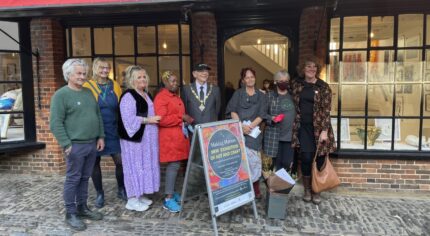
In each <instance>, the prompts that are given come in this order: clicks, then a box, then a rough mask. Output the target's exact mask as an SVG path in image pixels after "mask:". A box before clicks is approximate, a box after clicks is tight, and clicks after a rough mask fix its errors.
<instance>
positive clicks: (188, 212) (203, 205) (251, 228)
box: [0, 174, 430, 236]
mask: <svg viewBox="0 0 430 236" xmlns="http://www.w3.org/2000/svg"><path fill="white" fill-rule="evenodd" d="M63 181H64V177H62V176H34V175H33V176H30V175H10V174H1V175H0V199H1V201H0V235H16V236H23V235H90V236H96V235H199V236H200V235H213V231H212V225H211V218H210V209H209V205H208V199H207V197H206V196H204V195H203V196H200V197H197V198H195V199H193V200H190V201H189V202H187V203H186V204H185V205H184V209H183V212H182V214H181V217H179V215H178V214H174V213H170V212H168V211H166V210H164V209H163V208H162V195H161V194H154V195H153V196H151V197H152V199H153V200H154V204H153V206H151V208H150V209H149V210H147V211H145V212H133V211H128V210H126V209H125V202H123V201H121V200H119V199H118V198H116V183H115V180H113V179H109V178H105V179H104V187H105V197H106V206H105V207H104V208H102V209H100V210H99V211H100V212H102V213H103V214H104V215H105V218H104V220H103V221H94V222H91V221H86V222H87V223H88V229H87V230H86V231H83V232H75V231H73V230H71V229H70V228H68V227H67V225H66V224H65V223H64V213H65V212H64V207H63V199H62V189H63ZM179 184H180V183H179ZM262 186H263V185H262ZM301 193H302V188H301V186H299V185H297V186H296V187H294V189H293V191H292V192H291V193H290V194H289V196H288V197H289V202H288V208H287V218H286V219H285V220H278V219H268V218H266V213H265V203H264V200H261V201H258V202H257V210H258V214H259V216H260V218H259V219H254V217H253V212H252V207H251V205H246V206H243V207H241V208H238V209H235V210H234V211H232V212H229V213H226V214H224V215H222V216H220V217H218V231H219V233H220V235H275V236H276V235H351V236H353V235H430V197H429V196H419V195H414V196H413V197H407V198H405V197H398V198H396V197H393V195H387V196H383V195H382V196H381V194H379V195H378V196H376V195H370V194H369V195H362V194H361V195H353V194H350V193H349V194H346V193H324V194H323V195H322V198H323V202H322V203H321V205H319V206H316V205H313V204H311V203H304V202H303V201H302V200H301ZM94 196H95V192H94V189H93V187H92V183H90V198H89V205H90V208H93V207H92V206H93V201H94Z"/></svg>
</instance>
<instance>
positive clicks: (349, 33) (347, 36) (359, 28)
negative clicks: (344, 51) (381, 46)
mask: <svg viewBox="0 0 430 236" xmlns="http://www.w3.org/2000/svg"><path fill="white" fill-rule="evenodd" d="M366 47H367V16H354V17H345V18H344V22H343V48H366Z"/></svg>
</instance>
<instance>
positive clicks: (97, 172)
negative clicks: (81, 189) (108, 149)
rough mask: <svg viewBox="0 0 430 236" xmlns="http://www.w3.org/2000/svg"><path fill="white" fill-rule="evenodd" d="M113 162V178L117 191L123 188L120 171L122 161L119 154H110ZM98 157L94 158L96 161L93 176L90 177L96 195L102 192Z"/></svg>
mask: <svg viewBox="0 0 430 236" xmlns="http://www.w3.org/2000/svg"><path fill="white" fill-rule="evenodd" d="M111 157H112V160H113V162H114V163H115V177H116V182H117V183H118V189H123V188H124V173H123V170H122V160H121V154H119V153H117V154H112V155H111ZM100 159H101V157H100V156H97V157H96V161H95V164H94V169H93V174H92V175H91V179H92V180H93V184H94V188H95V189H96V191H97V192H98V193H102V192H103V183H102V169H101V168H100Z"/></svg>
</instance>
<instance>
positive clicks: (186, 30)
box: [181, 25, 190, 54]
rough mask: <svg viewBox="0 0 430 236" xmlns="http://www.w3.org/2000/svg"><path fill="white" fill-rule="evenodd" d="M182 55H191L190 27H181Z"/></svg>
mask: <svg viewBox="0 0 430 236" xmlns="http://www.w3.org/2000/svg"><path fill="white" fill-rule="evenodd" d="M181 37H182V53H184V54H189V53H190V26H189V25H181Z"/></svg>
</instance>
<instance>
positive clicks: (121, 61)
mask: <svg viewBox="0 0 430 236" xmlns="http://www.w3.org/2000/svg"><path fill="white" fill-rule="evenodd" d="M131 65H134V57H117V58H115V80H116V81H118V83H120V84H121V85H123V86H125V87H127V86H126V85H125V69H127V67H128V66H131Z"/></svg>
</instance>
